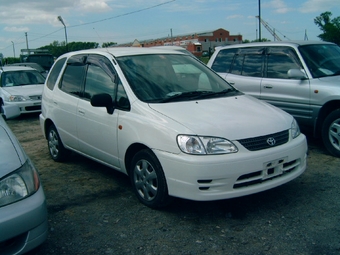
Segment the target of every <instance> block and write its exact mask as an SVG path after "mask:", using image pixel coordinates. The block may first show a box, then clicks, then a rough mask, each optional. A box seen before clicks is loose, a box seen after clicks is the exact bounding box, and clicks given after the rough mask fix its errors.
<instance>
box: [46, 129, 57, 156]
mask: <svg viewBox="0 0 340 255" xmlns="http://www.w3.org/2000/svg"><path fill="white" fill-rule="evenodd" d="M48 147H49V149H50V153H51V155H52V156H53V157H54V158H55V157H57V156H58V152H59V141H58V136H57V134H56V132H55V131H53V130H52V131H51V132H50V133H49V138H48Z"/></svg>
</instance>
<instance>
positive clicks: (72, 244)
mask: <svg viewBox="0 0 340 255" xmlns="http://www.w3.org/2000/svg"><path fill="white" fill-rule="evenodd" d="M7 123H8V125H9V126H10V127H11V129H12V130H13V132H14V133H15V135H16V136H17V138H18V140H19V141H20V142H21V144H22V146H23V147H24V149H25V150H26V152H27V154H28V155H29V156H30V157H31V159H32V161H33V163H34V164H35V166H36V167H37V168H38V170H39V173H40V176H41V180H42V184H43V187H44V190H45V194H46V197H47V205H48V213H49V234H48V239H47V241H46V242H45V243H44V244H43V245H42V246H40V247H39V248H38V249H36V250H34V251H32V252H31V253H30V255H33V254H39V255H40V254H150V255H151V254H245V255H248V254H249V255H250V254H251V255H255V254H283V255H284V254H294V255H297V254H300V255H302V254H306V255H307V254H308V255H314V254H315V255H322V254H325V255H332V254H340V224H339V222H340V213H339V212H340V199H339V197H340V185H339V183H340V159H339V158H335V157H332V156H329V155H328V154H327V152H326V151H325V150H324V149H323V147H322V145H321V144H320V142H319V141H318V140H315V139H313V138H312V137H311V136H307V138H308V145H309V156H308V167H307V170H306V172H305V173H304V174H303V175H302V176H300V177H299V178H297V179H296V180H294V181H292V182H290V183H288V184H285V185H283V186H280V187H278V188H275V189H272V190H269V191H266V192H262V193H259V194H255V195H251V196H246V197H242V198H235V199H229V200H222V201H214V202H195V201H187V200H182V199H176V200H175V201H174V203H173V204H172V205H171V206H169V207H167V208H165V209H162V210H152V209H150V208H148V207H145V206H143V205H142V204H141V203H139V202H138V200H137V198H136V197H135V195H134V193H133V191H132V188H131V186H130V182H129V179H128V178H127V177H126V176H125V175H123V174H120V173H118V172H115V171H114V170H112V169H110V168H107V167H105V166H102V165H100V164H98V163H96V162H93V161H91V160H89V159H87V158H84V157H82V156H79V155H72V157H71V158H70V159H69V160H68V161H67V162H65V163H56V162H54V161H53V160H52V159H51V158H50V156H49V153H48V149H47V143H46V140H45V139H44V138H43V135H42V132H41V130H40V126H39V120H38V115H37V114H34V115H28V116H23V117H20V118H18V119H14V120H8V121H7Z"/></svg>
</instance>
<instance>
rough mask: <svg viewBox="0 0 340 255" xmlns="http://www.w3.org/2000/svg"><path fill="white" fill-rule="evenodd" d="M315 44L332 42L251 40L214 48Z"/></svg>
mask: <svg viewBox="0 0 340 255" xmlns="http://www.w3.org/2000/svg"><path fill="white" fill-rule="evenodd" d="M315 44H333V45H335V44H334V43H330V42H324V41H302V40H301V41H299V40H293V41H273V42H251V43H242V44H231V45H226V46H219V47H216V50H218V49H225V48H240V47H243V48H244V47H257V46H259V47H260V46H292V47H298V46H302V45H315Z"/></svg>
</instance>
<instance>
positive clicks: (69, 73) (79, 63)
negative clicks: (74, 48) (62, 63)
mask: <svg viewBox="0 0 340 255" xmlns="http://www.w3.org/2000/svg"><path fill="white" fill-rule="evenodd" d="M86 57H87V56H86V55H75V56H72V57H71V58H70V59H69V60H68V61H67V66H66V69H65V72H64V74H63V78H62V80H61V83H60V89H61V90H63V91H65V92H66V93H69V94H73V95H76V96H80V93H81V89H82V86H83V82H84V78H85V71H86V65H85V60H86Z"/></svg>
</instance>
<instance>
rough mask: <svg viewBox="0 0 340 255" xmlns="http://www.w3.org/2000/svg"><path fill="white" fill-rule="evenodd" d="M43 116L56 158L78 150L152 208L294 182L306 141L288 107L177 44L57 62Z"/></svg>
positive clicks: (99, 52)
mask: <svg viewBox="0 0 340 255" xmlns="http://www.w3.org/2000/svg"><path fill="white" fill-rule="evenodd" d="M40 123H41V128H42V131H43V134H44V135H45V137H46V139H47V142H48V148H49V152H50V154H51V156H52V158H53V159H54V160H55V161H61V160H63V159H64V158H65V156H67V154H68V153H67V150H72V151H75V152H77V153H79V154H81V155H84V156H86V157H89V158H91V159H93V160H96V161H98V162H100V163H103V164H105V165H106V166H109V167H112V168H114V169H116V170H118V171H121V172H123V173H125V174H127V175H128V176H129V177H130V179H131V183H132V186H133V189H134V191H135V193H136V195H137V197H138V199H139V200H140V201H141V202H142V203H143V204H145V205H147V206H149V207H153V208H156V207H160V206H165V205H166V204H168V203H169V201H170V200H171V197H180V198H186V199H192V200H201V201H204V200H218V199H226V198H232V197H238V196H244V195H248V194H252V193H256V192H260V191H264V190H267V189H270V188H274V187H276V186H279V185H281V184H284V183H286V182H289V181H291V180H293V179H295V178H296V177H298V176H299V175H301V174H302V173H303V172H304V171H305V169H306V152H307V143H306V138H305V136H304V135H303V134H301V133H300V130H299V126H298V125H297V123H296V121H295V120H294V118H293V117H292V116H291V115H289V114H287V113H286V112H284V111H282V110H280V109H278V108H276V107H274V106H271V105H269V104H267V103H264V102H261V101H259V100H257V99H255V98H253V97H251V96H248V95H244V94H243V93H241V92H239V91H238V90H236V89H234V88H233V87H232V86H230V85H229V84H228V83H227V82H226V81H225V80H223V79H222V78H221V77H220V76H218V75H217V74H215V73H214V72H213V71H211V69H210V68H208V67H207V66H206V65H205V64H203V63H202V62H200V61H198V60H196V59H195V58H193V57H191V56H188V55H187V54H183V53H180V52H178V51H171V50H165V49H152V48H133V47H132V48H118V47H117V48H110V49H92V50H86V51H79V52H71V53H67V54H65V55H63V56H61V57H59V58H58V59H57V61H56V62H55V64H54V66H53V67H52V69H51V71H50V72H49V75H48V77H47V80H46V83H45V87H44V91H43V98H42V113H41V115H40Z"/></svg>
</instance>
